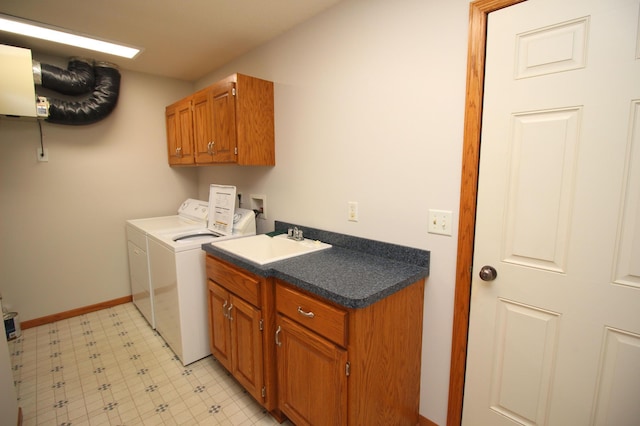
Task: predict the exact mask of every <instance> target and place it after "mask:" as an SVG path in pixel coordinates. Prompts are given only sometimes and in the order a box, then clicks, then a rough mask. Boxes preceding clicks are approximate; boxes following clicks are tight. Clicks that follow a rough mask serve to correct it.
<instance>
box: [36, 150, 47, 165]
mask: <svg viewBox="0 0 640 426" xmlns="http://www.w3.org/2000/svg"><path fill="white" fill-rule="evenodd" d="M36 155H37V158H38V161H40V162H43V163H46V162H48V161H49V150H48V149H47V148H44V149H42V148H38V149H37V150H36Z"/></svg>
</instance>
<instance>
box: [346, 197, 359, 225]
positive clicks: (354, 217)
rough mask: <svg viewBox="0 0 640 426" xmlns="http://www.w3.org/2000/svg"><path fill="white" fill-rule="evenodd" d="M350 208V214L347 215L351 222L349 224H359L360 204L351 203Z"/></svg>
mask: <svg viewBox="0 0 640 426" xmlns="http://www.w3.org/2000/svg"><path fill="white" fill-rule="evenodd" d="M348 207H349V212H348V214H347V219H348V220H349V222H357V221H358V202H357V201H349V203H348Z"/></svg>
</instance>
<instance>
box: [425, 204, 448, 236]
mask: <svg viewBox="0 0 640 426" xmlns="http://www.w3.org/2000/svg"><path fill="white" fill-rule="evenodd" d="M452 222H453V219H452V213H451V212H450V211H448V210H431V209H429V230H428V232H429V233H430V234H440V235H448V236H451V229H452V227H453V223H452Z"/></svg>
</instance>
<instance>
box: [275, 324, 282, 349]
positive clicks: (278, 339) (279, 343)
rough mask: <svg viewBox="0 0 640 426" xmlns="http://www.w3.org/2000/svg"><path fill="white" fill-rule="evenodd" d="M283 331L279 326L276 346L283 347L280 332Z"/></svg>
mask: <svg viewBox="0 0 640 426" xmlns="http://www.w3.org/2000/svg"><path fill="white" fill-rule="evenodd" d="M281 331H282V328H281V327H280V326H278V329H277V330H276V345H278V346H282V342H281V341H280V332H281Z"/></svg>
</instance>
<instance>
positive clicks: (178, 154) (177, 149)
mask: <svg viewBox="0 0 640 426" xmlns="http://www.w3.org/2000/svg"><path fill="white" fill-rule="evenodd" d="M176 156H177V157H182V147H181V146H179V147H177V148H176Z"/></svg>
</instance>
